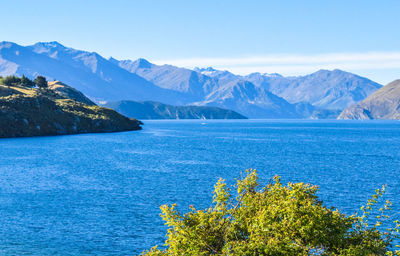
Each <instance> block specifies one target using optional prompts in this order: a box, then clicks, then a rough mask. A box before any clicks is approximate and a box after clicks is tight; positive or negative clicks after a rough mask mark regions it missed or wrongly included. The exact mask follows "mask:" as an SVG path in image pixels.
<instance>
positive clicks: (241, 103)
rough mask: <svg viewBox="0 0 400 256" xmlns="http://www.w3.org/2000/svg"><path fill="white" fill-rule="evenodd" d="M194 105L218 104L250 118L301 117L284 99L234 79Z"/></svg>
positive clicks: (251, 84)
mask: <svg viewBox="0 0 400 256" xmlns="http://www.w3.org/2000/svg"><path fill="white" fill-rule="evenodd" d="M195 104H196V105H206V106H220V107H223V108H228V109H232V110H235V111H237V112H239V113H243V114H245V115H247V116H248V117H250V118H301V117H302V116H301V114H299V113H297V111H296V109H295V106H294V105H292V104H289V103H288V102H287V101H285V100H284V99H282V98H280V97H278V96H276V95H274V94H272V93H270V92H268V91H265V90H264V89H263V88H259V87H256V86H255V85H254V84H253V83H250V82H247V81H242V80H236V81H232V82H229V83H226V84H224V85H223V86H221V87H220V88H218V89H217V90H215V91H213V92H212V93H210V94H209V95H207V96H206V98H205V100H204V101H201V102H197V103H195Z"/></svg>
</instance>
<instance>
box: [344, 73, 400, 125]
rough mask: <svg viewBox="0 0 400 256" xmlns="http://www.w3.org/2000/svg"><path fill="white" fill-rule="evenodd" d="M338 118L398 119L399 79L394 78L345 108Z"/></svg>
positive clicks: (399, 106)
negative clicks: (366, 96)
mask: <svg viewBox="0 0 400 256" xmlns="http://www.w3.org/2000/svg"><path fill="white" fill-rule="evenodd" d="M338 119H400V80H395V81H393V82H391V83H389V84H388V85H386V86H384V87H382V88H381V89H379V90H377V91H376V92H374V93H373V94H372V95H370V96H369V97H368V98H366V99H364V100H363V101H361V102H359V103H357V104H355V105H353V106H351V107H349V108H346V109H345V110H343V112H342V113H341V114H340V116H339V117H338Z"/></svg>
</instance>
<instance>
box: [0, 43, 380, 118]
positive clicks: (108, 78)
mask: <svg viewBox="0 0 400 256" xmlns="http://www.w3.org/2000/svg"><path fill="white" fill-rule="evenodd" d="M11 74H17V75H23V74H24V75H26V76H28V77H31V78H32V77H34V76H36V75H39V74H40V75H44V76H46V77H47V78H48V79H49V80H52V79H59V80H62V81H65V82H66V83H67V84H73V85H74V86H75V87H76V89H78V90H79V91H81V92H83V93H84V94H85V95H86V96H87V97H89V98H90V99H91V100H93V101H95V102H103V101H106V102H109V101H120V100H133V101H148V100H151V101H158V102H163V103H167V104H171V105H206V106H215V107H221V108H228V109H232V110H234V111H236V112H239V113H241V114H243V115H245V116H248V117H251V118H309V117H317V118H323V117H324V116H329V117H332V115H334V113H337V110H339V109H340V110H341V109H343V108H345V107H348V106H349V105H351V104H354V103H355V102H358V101H360V100H362V99H364V98H365V97H367V96H368V95H370V94H371V93H372V92H373V91H375V90H376V89H378V88H380V87H381V86H380V85H379V84H377V83H374V82H372V81H370V80H368V79H366V78H363V77H359V76H356V75H354V74H351V73H347V72H344V71H340V70H334V71H327V70H320V71H318V72H315V73H313V74H310V75H307V76H299V77H283V76H281V75H279V74H260V73H254V74H250V75H248V76H239V75H235V74H232V73H230V72H228V71H219V70H215V69H213V68H207V69H195V70H190V69H186V68H178V67H174V66H171V65H155V64H152V63H150V62H148V61H147V60H145V59H138V60H136V61H130V60H123V61H119V60H116V59H113V58H110V59H108V60H107V59H105V58H103V57H101V56H100V55H98V54H97V53H93V52H85V51H79V50H75V49H72V48H67V47H65V46H63V45H61V44H59V43H57V42H49V43H37V44H35V45H32V46H27V47H23V46H19V45H17V44H14V43H9V42H2V43H0V75H3V76H4V75H11ZM316 112H317V114H316Z"/></svg>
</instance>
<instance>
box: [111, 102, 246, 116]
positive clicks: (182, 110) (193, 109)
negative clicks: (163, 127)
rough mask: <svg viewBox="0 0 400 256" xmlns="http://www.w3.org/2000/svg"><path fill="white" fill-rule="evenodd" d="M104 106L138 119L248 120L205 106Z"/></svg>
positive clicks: (142, 104)
mask: <svg viewBox="0 0 400 256" xmlns="http://www.w3.org/2000/svg"><path fill="white" fill-rule="evenodd" d="M104 106H106V107H109V108H112V109H114V110H116V111H118V112H119V113H121V114H123V115H126V116H129V117H132V118H138V119H246V117H245V116H242V115H240V114H239V113H236V112H235V111H231V110H227V109H222V108H217V107H205V106H171V105H166V104H162V103H159V102H153V101H144V102H137V101H117V102H109V103H107V104H105V105H104Z"/></svg>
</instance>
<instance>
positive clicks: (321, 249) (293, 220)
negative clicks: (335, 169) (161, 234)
mask: <svg viewBox="0 0 400 256" xmlns="http://www.w3.org/2000/svg"><path fill="white" fill-rule="evenodd" d="M235 189H236V190H237V196H232V195H231V189H230V188H229V187H227V185H226V183H225V181H224V180H222V179H221V180H219V181H218V182H217V184H216V185H215V189H214V192H213V194H214V196H213V198H214V199H213V206H211V207H210V208H208V209H205V210H197V209H195V208H194V207H193V206H191V207H190V208H191V211H189V212H188V213H186V214H183V215H182V214H180V213H179V212H178V211H177V210H176V209H175V207H176V205H175V204H173V205H171V206H167V205H163V206H161V211H162V214H161V217H162V218H163V220H164V221H165V222H166V225H168V227H169V229H168V233H167V240H166V243H165V249H164V250H160V249H158V248H157V247H153V248H152V249H151V250H150V251H147V252H143V253H142V255H147V256H150V255H196V256H198V255H246V256H250V255H252V256H257V255H354V256H356V255H357V256H358V255H400V252H399V251H395V250H393V248H392V247H393V246H392V242H393V240H394V239H395V238H398V237H399V236H398V234H399V226H400V225H399V223H398V222H397V221H395V222H394V224H393V225H394V228H390V229H387V230H386V231H380V230H378V226H380V225H381V224H382V221H383V220H384V219H388V218H389V216H387V215H386V211H387V210H390V202H389V201H386V203H385V205H384V206H383V207H382V208H381V209H379V210H378V211H377V216H376V219H377V221H376V223H375V224H374V225H372V226H370V225H369V223H368V221H367V219H368V218H369V217H370V215H371V212H372V210H373V209H372V207H373V206H374V205H376V204H377V203H378V199H379V198H381V197H382V195H383V194H384V191H385V187H382V189H378V190H377V191H376V194H375V195H373V196H372V198H371V199H370V200H369V201H368V203H367V205H366V206H365V207H362V208H361V213H360V214H355V215H351V216H347V215H345V214H343V213H340V212H339V211H338V210H335V209H333V208H327V207H325V206H323V204H322V202H321V201H319V200H318V198H317V196H316V192H317V190H318V188H317V187H316V186H311V185H309V184H304V183H288V184H287V185H283V184H282V183H281V181H280V178H279V177H275V178H274V181H273V182H270V184H268V185H267V186H266V187H261V186H260V185H259V183H258V176H257V173H256V171H248V172H247V176H246V177H245V178H244V179H239V180H237V184H236V186H235Z"/></svg>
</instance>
